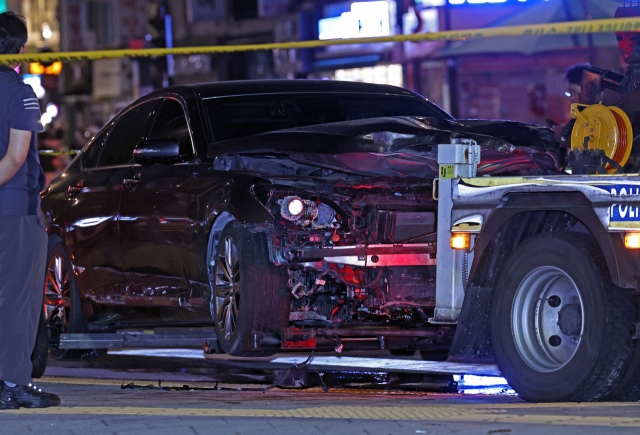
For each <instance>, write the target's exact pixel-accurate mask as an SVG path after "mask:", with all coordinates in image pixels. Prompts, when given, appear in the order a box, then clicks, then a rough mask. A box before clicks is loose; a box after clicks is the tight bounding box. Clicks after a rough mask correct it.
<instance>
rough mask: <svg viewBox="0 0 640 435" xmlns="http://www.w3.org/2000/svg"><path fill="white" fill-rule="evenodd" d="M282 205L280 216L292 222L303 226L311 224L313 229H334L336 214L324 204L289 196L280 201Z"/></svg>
mask: <svg viewBox="0 0 640 435" xmlns="http://www.w3.org/2000/svg"><path fill="white" fill-rule="evenodd" d="M278 203H279V204H280V215H281V216H282V217H283V218H284V219H286V220H288V221H291V222H295V223H297V224H299V225H302V226H307V225H309V224H311V226H312V227H313V228H320V227H332V226H333V224H334V222H335V218H336V212H335V210H333V208H331V207H330V206H328V205H327V204H323V203H316V202H314V201H310V200H308V199H302V198H300V197H299V196H287V197H285V198H284V199H282V200H280V201H278Z"/></svg>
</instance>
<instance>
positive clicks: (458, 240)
mask: <svg viewBox="0 0 640 435" xmlns="http://www.w3.org/2000/svg"><path fill="white" fill-rule="evenodd" d="M470 239H471V236H470V235H469V234H453V235H452V236H451V247H452V248H453V249H469V246H470V244H471V243H470Z"/></svg>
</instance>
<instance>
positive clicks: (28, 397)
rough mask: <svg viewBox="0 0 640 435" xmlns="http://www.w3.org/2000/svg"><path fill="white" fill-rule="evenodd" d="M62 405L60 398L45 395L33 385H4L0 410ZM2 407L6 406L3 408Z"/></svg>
mask: <svg viewBox="0 0 640 435" xmlns="http://www.w3.org/2000/svg"><path fill="white" fill-rule="evenodd" d="M58 405H60V398H59V397H58V396H56V395H55V394H50V393H45V392H44V391H42V390H41V389H40V388H38V387H36V386H35V385H33V384H29V385H16V386H15V387H8V386H7V385H4V386H3V388H2V390H1V391H0V409H18V408H19V407H21V406H22V407H23V408H48V407H50V406H58ZM2 406H5V407H4V408H2Z"/></svg>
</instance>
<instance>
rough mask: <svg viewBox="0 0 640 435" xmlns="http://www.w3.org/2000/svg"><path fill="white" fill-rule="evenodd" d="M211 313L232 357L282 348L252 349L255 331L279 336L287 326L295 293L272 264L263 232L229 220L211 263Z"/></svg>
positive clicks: (220, 339) (282, 272) (283, 273)
mask: <svg viewBox="0 0 640 435" xmlns="http://www.w3.org/2000/svg"><path fill="white" fill-rule="evenodd" d="M208 260H209V261H208V265H209V268H210V269H209V275H210V281H211V287H212V301H211V302H212V303H211V309H212V310H211V311H212V315H213V318H214V320H215V323H216V336H217V338H218V344H219V346H220V347H221V348H222V350H223V351H224V352H225V353H227V354H229V355H232V356H241V357H263V356H270V355H273V354H274V353H276V351H277V349H262V350H247V349H246V346H245V343H244V342H245V339H246V338H247V337H248V336H249V335H250V334H252V333H263V334H278V333H280V332H281V330H282V328H285V327H287V326H288V323H289V312H290V310H291V294H290V292H289V291H288V287H287V281H288V275H287V271H286V270H285V269H283V268H278V267H276V266H274V265H273V263H271V261H270V260H269V251H268V245H267V239H266V237H265V234H264V233H261V232H251V231H250V230H249V227H248V226H245V225H243V224H240V223H239V222H237V221H232V222H229V223H228V224H227V225H226V226H225V227H224V229H223V230H222V233H221V234H220V237H219V239H218V247H217V252H216V256H215V258H211V256H210V255H209V259H208Z"/></svg>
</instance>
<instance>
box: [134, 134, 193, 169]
mask: <svg viewBox="0 0 640 435" xmlns="http://www.w3.org/2000/svg"><path fill="white" fill-rule="evenodd" d="M187 159H188V157H187V156H183V155H180V142H179V141H178V139H175V138H162V139H146V140H142V141H140V142H139V143H138V145H136V149H135V150H133V161H134V163H138V164H140V165H152V164H156V163H162V164H171V163H182V162H184V161H186V160H187Z"/></svg>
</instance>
